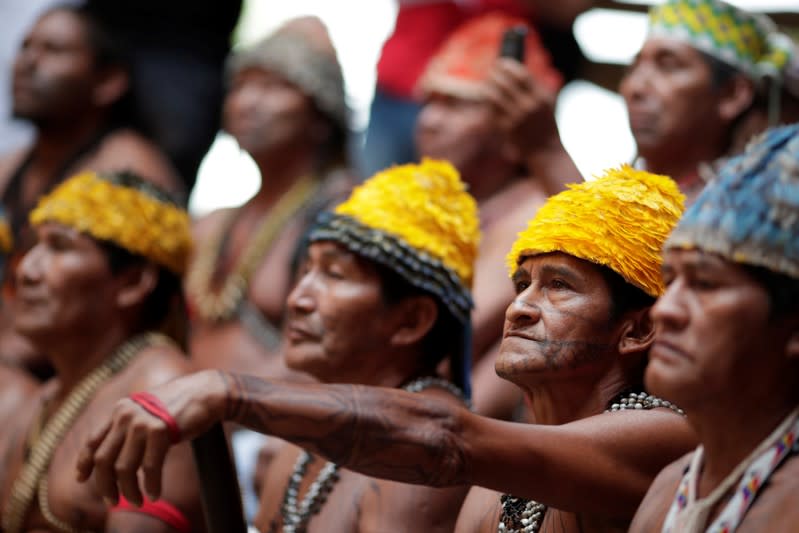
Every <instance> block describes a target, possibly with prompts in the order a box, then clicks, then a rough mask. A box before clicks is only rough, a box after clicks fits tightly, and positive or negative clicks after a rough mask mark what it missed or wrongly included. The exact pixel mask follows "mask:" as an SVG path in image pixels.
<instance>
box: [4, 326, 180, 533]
mask: <svg viewBox="0 0 799 533" xmlns="http://www.w3.org/2000/svg"><path fill="white" fill-rule="evenodd" d="M155 344H172V341H170V340H169V339H168V338H167V337H165V336H163V335H161V334H158V333H144V334H142V335H138V336H136V337H133V338H132V339H130V340H128V341H126V342H125V343H123V344H122V345H121V346H120V347H119V348H117V349H116V351H114V353H113V354H112V355H111V356H110V357H108V358H107V359H106V360H105V361H103V363H102V364H101V365H100V366H98V367H96V368H95V369H94V370H92V372H91V373H89V374H88V375H87V376H86V377H85V378H83V379H82V380H81V381H80V383H78V384H77V385H76V386H75V388H74V389H73V390H72V392H70V393H69V396H67V398H66V399H65V400H64V403H63V404H62V405H61V407H59V408H58V410H57V411H56V412H55V413H54V414H53V416H52V417H51V419H50V421H49V422H48V423H47V424H46V425H45V427H44V429H42V430H41V434H40V435H39V437H38V438H37V440H36V442H35V443H34V444H33V446H32V447H31V449H30V453H29V455H28V458H27V459H26V461H25V464H24V465H23V467H22V472H21V473H20V474H19V476H18V477H17V479H16V480H15V481H14V485H13V486H12V488H11V494H10V496H9V498H8V501H7V503H6V507H5V509H4V512H3V531H4V532H5V533H19V532H21V531H22V527H23V525H24V522H25V519H26V518H27V515H28V511H29V510H30V506H31V504H32V503H33V499H34V497H35V495H36V493H37V490H38V494H39V507H40V509H41V511H42V515H43V516H44V518H45V520H47V521H48V522H49V523H50V525H51V526H52V527H54V528H55V529H56V530H58V531H63V532H67V533H84V532H83V531H82V530H79V529H76V528H73V527H72V526H70V525H69V524H67V523H66V522H64V521H62V520H60V519H58V518H57V517H56V516H55V515H54V514H53V512H52V511H51V509H50V506H49V502H48V501H47V481H46V480H47V471H48V469H49V467H50V461H51V459H52V458H53V453H54V452H55V450H56V448H57V447H58V445H59V444H60V443H61V439H62V437H63V436H64V434H65V433H66V432H67V431H68V430H69V428H71V427H72V424H73V423H74V422H75V420H76V419H77V418H78V416H79V415H80V414H81V412H83V409H84V408H85V407H86V405H87V404H88V403H89V401H90V400H91V399H92V398H93V397H94V395H95V393H96V392H97V390H98V389H99V388H100V387H101V386H102V385H103V384H104V383H105V382H107V381H108V380H109V379H111V378H112V377H114V376H115V375H116V374H117V373H119V372H120V371H121V370H122V369H124V368H125V367H126V366H127V365H128V364H129V363H130V362H131V361H132V360H133V358H134V357H135V356H136V355H137V354H138V353H139V352H141V350H143V349H144V348H146V347H148V346H152V345H155ZM42 484H43V486H44V488H42Z"/></svg>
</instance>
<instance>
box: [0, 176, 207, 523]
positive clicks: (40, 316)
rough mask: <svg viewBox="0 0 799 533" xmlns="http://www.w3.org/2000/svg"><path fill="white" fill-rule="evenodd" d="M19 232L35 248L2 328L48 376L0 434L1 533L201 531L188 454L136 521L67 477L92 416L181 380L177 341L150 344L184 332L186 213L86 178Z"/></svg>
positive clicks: (136, 191)
mask: <svg viewBox="0 0 799 533" xmlns="http://www.w3.org/2000/svg"><path fill="white" fill-rule="evenodd" d="M31 223H32V227H34V229H35V231H36V238H37V241H36V244H35V245H34V246H33V247H32V248H31V249H30V250H29V251H28V252H27V253H26V254H25V256H24V257H23V259H22V261H21V262H20V264H19V267H18V269H17V272H16V275H17V283H18V306H17V308H16V310H15V314H14V325H15V327H16V329H17V331H18V332H19V333H20V334H22V335H24V336H25V337H26V338H27V339H29V340H30V341H31V343H32V345H33V346H34V347H36V348H37V349H39V350H40V351H41V352H42V353H45V354H46V355H47V357H48V359H49V360H50V362H51V363H52V365H53V367H54V368H55V371H56V376H55V377H54V378H52V379H51V380H49V381H47V382H45V383H44V384H43V385H42V386H40V387H39V388H38V389H37V391H36V393H35V394H34V395H32V396H31V397H30V400H29V402H30V404H31V411H32V412H31V413H30V414H29V415H28V416H16V417H13V419H11V420H6V421H5V422H4V430H3V434H4V436H5V435H7V436H8V438H7V440H6V441H5V442H4V443H0V445H3V446H4V447H5V450H2V451H1V452H2V453H0V457H2V458H3V461H4V462H3V464H2V465H0V471H2V472H3V473H4V476H3V478H2V485H0V508H2V524H0V531H2V532H3V533H17V532H34V531H35V532H44V531H48V532H49V531H53V532H56V531H74V530H79V531H86V530H90V531H116V532H120V533H123V532H138V531H148V532H164V533H174V532H189V531H203V530H204V521H203V518H202V512H201V502H200V495H199V490H198V488H197V487H198V481H197V473H196V470H195V467H194V464H193V458H192V454H191V450H190V448H189V446H188V444H182V445H180V446H178V447H176V448H175V449H174V450H172V451H170V452H169V454H168V455H167V456H166V458H165V459H166V463H165V464H166V469H165V471H164V474H165V477H164V482H165V484H166V492H165V493H164V494H163V495H162V497H161V498H160V499H159V500H158V501H149V502H148V503H147V504H146V505H144V506H143V507H140V508H134V507H132V506H131V505H130V504H129V503H127V502H124V501H121V502H117V501H116V500H113V501H109V500H105V501H104V500H103V498H101V497H100V495H99V494H98V493H97V492H96V490H94V489H93V488H92V487H90V486H87V485H85V484H79V483H77V482H76V481H75V478H74V463H75V461H76V459H77V455H76V454H77V453H78V451H79V450H80V444H81V443H82V442H83V441H84V440H85V439H86V437H87V434H88V433H87V432H88V431H90V428H91V427H92V426H93V425H94V421H95V420H97V418H98V417H104V416H108V415H109V413H110V411H111V409H112V408H113V405H114V403H115V402H116V401H117V400H118V399H119V398H122V397H126V396H128V395H130V394H133V393H137V392H139V391H142V390H145V389H147V388H148V387H151V386H153V385H156V384H158V383H164V382H166V381H168V380H170V379H173V378H174V377H176V376H179V375H181V374H184V373H186V372H187V371H188V370H189V365H188V363H187V361H186V358H185V356H184V355H183V354H182V353H181V350H180V348H179V347H178V346H177V345H176V341H178V340H179V339H175V340H173V339H172V338H170V337H168V336H166V335H165V334H163V333H160V332H161V331H167V330H168V329H169V328H170V327H172V326H174V325H176V324H177V323H178V322H179V321H180V319H181V316H183V320H184V321H185V313H184V311H183V306H182V301H181V296H180V274H181V272H182V270H183V269H184V268H185V264H186V261H187V259H188V254H189V251H190V247H191V235H190V231H189V219H188V215H187V213H186V211H185V210H184V209H182V208H180V207H178V206H177V205H175V204H174V203H173V201H171V200H169V199H168V197H167V196H166V195H165V193H161V192H160V191H157V190H155V188H154V187H153V186H152V185H150V184H148V183H146V182H144V181H143V180H142V179H141V178H138V177H137V176H134V175H131V174H127V173H119V174H111V175H104V176H99V175H97V174H95V173H90V172H87V173H82V174H78V175H76V176H74V177H72V178H70V179H69V180H67V181H65V182H64V183H63V184H61V185H60V186H59V187H57V188H56V189H55V190H54V191H53V192H52V193H50V194H49V195H47V196H45V197H44V198H43V200H42V201H41V202H40V203H39V205H38V207H37V208H36V209H35V210H34V211H32V214H31ZM176 331H179V330H176ZM144 398H145V399H146V396H145V397H144Z"/></svg>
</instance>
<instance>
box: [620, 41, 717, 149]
mask: <svg viewBox="0 0 799 533" xmlns="http://www.w3.org/2000/svg"><path fill="white" fill-rule="evenodd" d="M619 92H620V93H621V95H622V96H623V97H624V101H625V103H626V105H627V112H628V114H629V120H630V129H631V130H632V133H633V136H634V137H635V142H636V144H637V145H638V151H639V153H640V154H641V155H642V156H644V157H645V158H646V157H647V156H650V157H652V156H655V157H657V156H658V155H660V156H661V157H663V154H669V153H671V152H673V151H675V150H679V147H681V146H683V145H685V144H686V143H696V142H702V141H705V140H706V139H707V137H706V135H707V133H708V132H714V133H713V135H712V136H711V137H710V138H711V139H713V138H716V136H717V134H716V133H715V132H717V131H718V130H719V129H721V128H724V127H726V125H725V124H723V123H722V122H721V119H720V118H719V117H718V112H717V105H718V101H719V96H718V91H717V90H716V89H715V88H714V87H713V84H712V77H711V70H710V67H709V66H708V64H707V62H706V61H705V59H704V58H703V57H702V55H701V54H700V53H699V52H698V51H697V50H695V49H694V48H693V47H691V46H689V45H687V44H685V43H682V42H679V41H676V40H673V39H666V38H650V39H648V40H647V41H646V43H644V46H643V48H641V51H640V52H639V53H638V56H636V58H635V60H634V61H633V64H632V65H631V66H630V68H629V70H628V71H627V73H626V74H625V76H624V77H623V78H622V81H621V85H620V87H619Z"/></svg>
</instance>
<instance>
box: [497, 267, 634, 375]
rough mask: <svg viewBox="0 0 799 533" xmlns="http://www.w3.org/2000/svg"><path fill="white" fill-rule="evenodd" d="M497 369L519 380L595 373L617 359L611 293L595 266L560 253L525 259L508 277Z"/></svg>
mask: <svg viewBox="0 0 799 533" xmlns="http://www.w3.org/2000/svg"><path fill="white" fill-rule="evenodd" d="M513 284H514V286H515V289H516V298H515V299H514V301H513V302H511V304H510V305H509V306H508V309H507V311H506V312H505V327H504V332H503V338H502V344H501V346H500V349H499V356H498V357H497V361H496V371H497V374H499V375H500V376H501V377H503V378H505V379H507V380H510V381H513V382H514V383H518V384H529V383H533V382H538V381H544V382H546V381H556V380H559V379H573V378H578V377H580V376H593V375H596V373H597V371H598V370H602V369H604V368H606V367H607V366H608V364H610V363H612V362H613V361H614V360H615V358H617V357H618V343H619V335H620V333H619V332H618V331H617V329H618V328H617V327H614V324H613V323H612V311H613V305H612V300H611V292H610V289H609V287H608V284H607V282H606V281H605V278H604V277H603V276H602V273H601V271H600V270H599V268H598V267H597V266H595V265H594V264H592V263H589V262H588V261H583V260H582V259H577V258H575V257H573V256H570V255H567V254H564V253H550V254H544V255H538V256H533V257H528V258H527V259H525V261H524V262H523V263H522V264H521V265H520V266H519V269H518V270H517V271H516V273H515V274H514V276H513Z"/></svg>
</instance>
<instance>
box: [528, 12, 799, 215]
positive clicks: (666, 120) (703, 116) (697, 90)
mask: <svg viewBox="0 0 799 533" xmlns="http://www.w3.org/2000/svg"><path fill="white" fill-rule="evenodd" d="M792 48H793V46H792V44H791V42H790V40H789V39H788V38H787V37H786V36H784V35H781V34H779V33H778V32H777V31H776V27H775V25H774V23H773V22H772V21H771V20H770V19H769V18H768V17H766V16H765V15H760V14H755V13H750V12H747V11H745V10H742V9H739V8H737V7H734V6H731V5H729V4H726V3H724V2H722V1H720V0H668V1H666V2H664V3H662V4H661V5H657V6H654V7H652V8H651V9H650V11H649V31H648V35H647V38H646V41H645V42H644V45H643V47H642V48H641V50H640V51H639V52H638V53H637V54H636V56H635V59H634V60H633V62H632V64H631V65H630V67H629V68H628V70H627V72H626V74H625V75H624V77H623V78H622V80H621V84H620V87H619V92H620V93H621V95H622V97H623V98H624V102H625V105H626V107H627V112H628V115H629V121H630V129H631V130H632V134H633V137H634V139H635V143H636V146H637V150H638V158H637V161H636V165H637V166H639V167H641V168H645V169H646V170H648V171H650V172H656V173H658V174H664V175H667V176H671V177H672V178H673V179H674V180H675V181H676V182H677V184H678V185H679V186H680V189H681V190H682V191H683V192H684V193H685V195H686V197H687V201H688V203H689V204H690V203H691V202H692V201H693V199H694V198H695V197H696V195H697V194H698V193H699V192H700V191H701V190H702V188H703V187H704V183H705V181H704V179H703V178H702V169H703V168H705V167H706V166H707V165H709V164H711V163H712V162H713V161H715V160H716V159H718V158H720V157H724V156H729V155H733V153H734V152H735V151H736V150H739V149H740V148H741V147H742V145H744V144H745V143H746V141H747V140H748V138H749V137H750V136H751V135H752V134H754V133H757V132H758V131H762V128H763V127H764V126H765V121H757V120H755V121H752V122H751V123H749V124H747V115H748V114H749V112H750V111H751V110H752V109H753V108H754V107H756V106H757V105H758V103H757V99H758V92H759V91H762V90H763V84H764V82H765V80H766V78H769V79H771V80H773V81H775V82H776V83H777V86H779V87H781V86H782V85H783V78H784V76H785V73H786V72H787V70H786V68H785V67H786V64H787V63H788V61H789V60H790V56H791V49H792ZM761 94H763V93H761ZM772 94H773V93H770V92H769V94H768V95H764V96H763V97H764V98H766V101H765V102H766V103H765V106H766V107H767V108H775V107H776V106H775V104H776V101H774V100H772V99H771V96H772ZM777 94H779V91H778V92H777ZM542 103H543V104H546V102H545V101H542ZM553 111H554V107H552V106H549V105H542V106H541V109H540V114H541V116H542V117H545V116H547V115H552V113H553ZM772 115H773V117H774V118H775V120H776V119H777V118H778V116H779V113H772ZM542 124H543V125H548V126H550V127H548V128H545V127H542V128H540V130H539V131H540V135H539V136H538V137H537V138H536V139H531V141H533V145H534V146H536V145H537V146H540V147H541V149H540V150H539V152H540V153H541V154H542V156H547V157H557V154H559V153H560V154H565V149H564V148H563V145H562V143H561V142H560V139H559V135H558V131H557V126H556V124H555V122H554V119H548V120H542ZM741 125H745V126H744V128H743V129H742V130H741V131H740V132H739V131H738V128H739V126H741ZM555 175H558V177H561V178H562V177H564V176H563V175H562V174H555ZM577 177H578V175H577V174H576V173H575V174H574V176H573V177H572V179H577Z"/></svg>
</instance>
